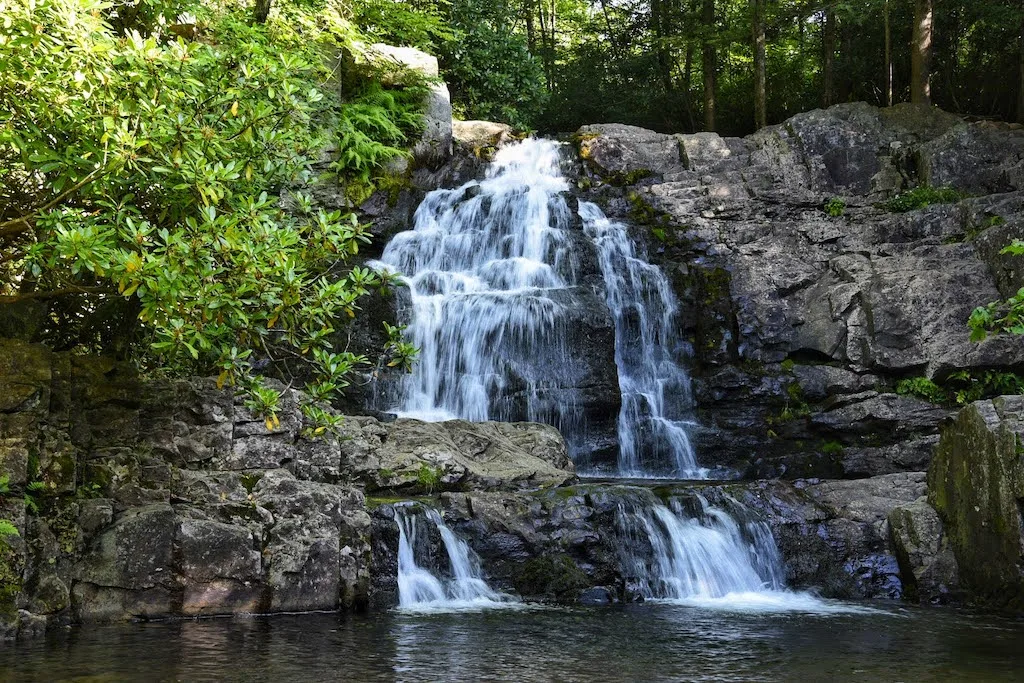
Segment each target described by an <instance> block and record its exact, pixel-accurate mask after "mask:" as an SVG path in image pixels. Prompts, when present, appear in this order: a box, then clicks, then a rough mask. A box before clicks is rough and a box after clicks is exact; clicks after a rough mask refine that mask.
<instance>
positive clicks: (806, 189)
mask: <svg viewBox="0 0 1024 683" xmlns="http://www.w3.org/2000/svg"><path fill="white" fill-rule="evenodd" d="M574 139H575V140H576V142H577V145H578V147H579V150H580V155H581V157H582V158H583V160H584V162H585V163H586V164H587V166H588V167H589V169H590V171H591V175H590V179H589V186H590V189H588V190H587V194H588V196H589V198H591V199H593V200H595V201H598V202H599V203H602V204H603V205H604V206H605V208H606V212H608V213H609V214H613V215H618V216H619V217H620V218H622V219H624V220H627V221H633V222H634V223H635V224H637V226H638V229H637V239H642V240H646V241H647V242H648V243H649V251H650V252H651V253H652V254H656V255H657V260H658V261H659V263H660V265H661V266H662V267H663V268H664V269H665V270H666V272H667V273H668V274H669V275H670V276H671V277H672V278H673V280H674V282H675V286H676V290H677V294H678V297H679V300H680V302H681V304H682V308H683V320H684V325H685V333H686V335H687V336H688V337H689V338H690V339H691V340H692V348H693V359H692V366H693V367H692V373H693V376H694V385H695V396H696V400H697V404H698V408H699V412H698V417H699V422H700V423H701V425H702V427H703V430H702V431H701V433H700V434H699V435H698V437H699V448H698V452H699V453H701V454H702V458H703V460H702V464H704V465H711V466H715V465H727V466H731V467H733V468H734V469H735V470H737V471H738V472H740V473H742V474H746V475H748V476H780V475H781V476H786V477H799V476H831V477H835V476H846V477H850V476H871V475H879V474H885V473H891V472H901V471H922V470H924V469H926V468H927V466H928V462H929V460H930V457H931V450H932V448H933V447H934V445H935V443H936V441H937V438H938V426H939V424H940V423H941V422H942V420H944V419H945V418H946V417H948V416H949V415H951V414H952V411H951V410H950V409H948V408H945V407H942V406H935V405H931V404H929V403H927V402H925V401H922V400H919V399H917V398H914V397H912V396H900V395H896V394H895V393H894V389H895V386H896V384H897V383H898V381H899V380H902V379H908V378H915V377H918V378H929V379H931V380H934V381H935V382H937V383H940V384H942V383H945V382H947V381H948V380H949V378H950V376H951V375H954V374H955V373H958V372H968V373H970V372H976V373H980V372H983V371H987V370H991V369H993V368H1003V369H1006V370H1012V369H1013V368H1019V367H1021V365H1022V364H1024V345H1022V344H1020V343H1019V341H1018V340H1015V339H1006V338H992V339H989V340H988V341H985V342H984V343H981V344H977V343H974V342H971V341H970V340H969V338H968V330H967V327H966V320H967V317H968V316H969V314H970V312H971V310H972V309H973V308H974V307H975V306H978V305H983V304H985V303H988V302H989V301H993V300H995V299H997V298H999V297H1000V296H1001V295H1002V296H1006V295H1008V294H1010V293H1012V292H1016V291H1017V289H1018V288H1019V287H1020V286H1022V285H1024V280H1022V279H1021V270H1020V266H1019V264H1018V263H1016V262H1015V260H1014V259H1013V258H1012V257H1008V256H1005V255H999V253H998V252H999V250H1000V249H1001V248H1002V246H1005V245H1006V244H1007V243H1008V242H1009V241H1010V240H1011V239H1013V238H1014V237H1022V236H1024V161H1022V159H1024V132H1022V131H1021V130H1019V129H1016V128H1013V127H1010V126H1002V125H998V124H991V123H966V122H963V121H962V120H960V119H959V118H958V117H956V116H953V115H950V114H946V113H944V112H941V111H939V110H936V109H930V108H918V107H914V106H910V105H900V106H897V107H893V108H890V109H878V108H875V107H871V106H868V105H866V104H846V105H839V106H835V107H832V108H830V109H827V110H816V111H811V112H807V113H804V114H799V115H797V116H794V117H793V118H791V119H789V120H788V121H786V122H785V123H782V124H780V125H776V126H769V127H767V128H764V129H762V130H760V131H758V132H757V133H755V134H753V135H751V136H748V137H746V138H742V139H740V138H722V137H719V136H718V135H716V134H714V133H698V134H695V135H663V134H659V133H654V132H652V131H647V130H643V129H639V128H635V127H631V126H622V125H617V124H609V125H595V126H586V127H584V128H582V129H581V130H580V131H579V132H578V133H577V134H576V136H575V138H574ZM587 184H588V183H583V185H587ZM622 185H626V186H627V188H626V189H625V190H624V189H622V188H621V187H619V186H622ZM928 185H930V186H932V187H946V186H948V187H952V188H954V189H956V190H958V191H959V192H961V193H962V196H963V199H962V200H960V201H958V202H955V203H952V204H937V205H931V206H926V207H924V208H920V209H917V210H913V211H910V212H907V213H894V212H893V211H891V210H890V209H889V208H887V206H886V204H885V201H886V200H887V199H889V198H890V197H892V196H893V195H895V194H897V193H899V192H902V191H905V190H908V189H911V188H914V187H918V186H928ZM826 204H829V205H830V207H831V209H832V214H835V215H830V213H829V212H827V211H826ZM712 453H713V454H714V455H713V456H712V455H711V454H712Z"/></svg>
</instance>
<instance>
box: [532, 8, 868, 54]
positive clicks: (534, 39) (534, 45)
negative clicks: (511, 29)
mask: <svg viewBox="0 0 1024 683" xmlns="http://www.w3.org/2000/svg"><path fill="white" fill-rule="evenodd" d="M886 1H887V2H888V0H886ZM533 3H534V0H526V2H525V3H523V4H524V5H525V7H526V13H525V19H526V45H527V47H528V48H529V50H530V54H531V55H534V56H536V55H537V34H536V33H535V29H534V26H533Z"/></svg>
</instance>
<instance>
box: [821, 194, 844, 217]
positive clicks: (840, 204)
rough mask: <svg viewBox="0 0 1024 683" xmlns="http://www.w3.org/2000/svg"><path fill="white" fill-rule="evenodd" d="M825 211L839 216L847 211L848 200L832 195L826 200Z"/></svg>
mask: <svg viewBox="0 0 1024 683" xmlns="http://www.w3.org/2000/svg"><path fill="white" fill-rule="evenodd" d="M824 209H825V213H827V214H828V215H829V216H831V217H832V218H838V217H840V216H842V215H843V214H844V213H846V202H845V201H844V200H843V198H842V197H832V198H831V199H829V200H828V201H827V202H825V206H824Z"/></svg>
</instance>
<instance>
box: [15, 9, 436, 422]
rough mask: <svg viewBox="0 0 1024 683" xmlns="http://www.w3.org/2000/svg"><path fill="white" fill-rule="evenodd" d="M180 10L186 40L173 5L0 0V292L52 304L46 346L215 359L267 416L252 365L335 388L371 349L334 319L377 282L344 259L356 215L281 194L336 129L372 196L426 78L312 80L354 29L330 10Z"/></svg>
mask: <svg viewBox="0 0 1024 683" xmlns="http://www.w3.org/2000/svg"><path fill="white" fill-rule="evenodd" d="M173 4H174V8H173V9H174V11H175V12H179V11H188V12H191V13H193V14H194V15H195V29H194V31H193V32H192V33H189V34H188V36H189V38H188V39H186V38H184V37H182V36H181V35H180V34H176V33H175V32H174V31H172V30H171V29H170V28H168V26H169V25H170V24H169V22H168V21H167V20H166V18H165V19H159V20H158V19H153V20H152V21H150V19H145V20H144V21H142V20H140V21H139V22H136V23H132V24H131V25H130V26H129V25H124V26H118V27H114V26H111V25H110V24H109V23H107V22H106V21H105V17H106V16H108V9H109V7H108V4H107V3H105V2H103V1H101V0H4V2H3V8H4V10H3V21H2V22H0V112H2V113H0V248H2V251H3V254H4V258H3V259H0V303H10V302H16V301H21V300H24V299H35V300H42V301H46V302H48V303H49V304H50V308H51V315H50V317H49V320H50V321H51V322H50V326H49V328H48V329H47V330H46V331H45V336H46V340H47V341H48V342H50V343H51V344H52V345H54V346H58V347H62V348H67V347H70V346H76V345H77V346H78V347H79V348H81V349H83V350H86V351H91V350H100V349H103V350H110V349H116V350H119V352H120V353H121V355H122V356H125V357H129V358H132V359H134V360H135V361H136V362H137V363H138V364H139V365H140V367H141V368H142V369H143V370H147V371H150V372H158V373H170V374H215V375H218V376H219V379H218V383H219V385H222V386H223V385H225V384H227V385H237V386H239V387H241V388H242V389H244V390H246V391H247V392H248V393H249V396H250V400H249V405H250V407H251V408H253V409H254V410H256V411H257V412H260V413H261V414H263V415H265V417H266V418H267V419H268V426H271V425H273V424H274V421H275V420H276V417H275V412H276V409H277V401H276V399H275V398H274V397H273V396H272V394H273V393H275V392H274V390H273V389H269V388H267V387H265V386H264V385H263V384H262V382H260V381H259V380H258V379H257V375H259V374H261V373H270V372H273V373H277V374H278V375H281V376H283V377H284V378H285V379H286V380H289V379H296V378H297V379H299V380H300V381H302V382H306V383H307V386H309V387H310V388H311V390H312V392H313V393H314V394H315V395H316V397H317V398H320V399H327V398H330V397H331V396H332V394H333V392H335V391H337V390H339V389H341V388H343V387H344V385H345V379H344V376H345V374H346V373H347V372H348V371H349V370H350V369H351V368H352V367H353V366H355V365H357V364H359V363H361V362H365V359H364V358H362V357H359V356H355V355H353V354H347V353H342V354H334V353H331V352H330V341H329V340H330V338H331V335H332V333H333V332H334V330H335V328H336V327H337V326H338V325H339V324H340V323H341V321H345V320H348V318H350V317H353V316H354V315H355V314H356V311H357V310H358V308H359V306H358V301H359V300H360V298H361V297H362V296H364V295H365V294H367V293H369V292H370V291H371V290H373V289H374V288H376V287H379V286H381V285H383V284H386V283H387V282H388V278H387V277H385V276H381V275H379V274H377V273H374V272H371V271H369V270H367V269H365V268H352V269H349V270H346V269H345V268H344V267H342V266H343V264H344V262H345V261H346V260H347V259H349V258H351V257H352V256H353V255H355V254H357V253H358V252H359V250H360V248H361V246H362V245H365V244H366V243H368V242H369V232H368V228H367V226H366V225H363V224H360V223H359V221H358V220H357V218H356V217H355V215H354V214H347V213H344V212H342V211H324V210H316V209H314V208H313V206H312V202H311V201H310V200H309V198H308V197H303V196H302V195H301V194H299V198H297V199H296V201H295V204H296V206H297V209H296V210H288V211H286V210H285V209H284V204H283V203H282V201H281V200H280V198H279V197H280V195H281V194H282V193H283V192H284V191H285V190H287V189H288V188H292V187H294V186H296V185H302V184H307V183H309V182H312V181H313V180H315V178H314V174H313V169H312V166H311V163H312V162H313V161H316V160H318V159H319V158H320V156H321V153H322V150H324V149H325V148H327V147H328V143H329V142H330V141H331V140H332V139H333V140H334V141H335V142H336V145H335V147H336V149H337V150H338V151H337V160H336V163H335V168H334V170H335V171H336V172H337V174H338V176H339V178H340V179H341V180H342V182H345V183H353V184H358V185H359V186H360V190H359V191H360V192H365V188H366V186H367V185H369V184H372V182H373V180H374V173H375V172H376V170H377V169H378V168H379V166H380V165H381V164H383V163H386V162H387V161H388V160H390V159H392V158H394V157H395V156H397V155H398V154H401V153H403V152H402V151H401V149H400V147H401V146H402V144H403V143H404V142H407V141H408V139H409V136H411V135H414V134H415V133H416V131H417V130H418V127H417V126H418V125H419V119H418V113H417V112H416V106H419V104H418V103H421V102H422V97H421V95H422V91H420V92H419V94H417V92H416V88H415V87H413V88H410V89H408V92H403V93H392V92H386V91H384V90H383V89H382V88H380V87H379V86H377V85H374V84H373V83H370V84H369V85H367V86H366V87H365V88H363V89H361V90H360V91H359V92H357V93H354V94H353V95H352V96H351V97H350V99H349V100H348V101H347V102H341V101H340V100H339V99H338V98H337V97H335V96H333V95H332V96H330V97H328V96H326V95H325V90H324V84H325V83H330V79H331V71H330V68H329V66H328V62H327V61H326V60H324V58H323V56H324V53H325V52H331V51H337V50H338V49H340V47H343V46H346V45H351V44H353V41H354V40H355V39H356V38H358V37H359V36H358V34H357V32H355V31H354V29H353V28H352V26H351V25H349V24H346V23H345V22H344V21H343V20H342V19H341V18H340V16H339V15H338V14H337V13H336V12H334V11H332V10H331V9H324V10H322V11H318V10H313V9H307V8H306V7H307V6H306V5H304V4H302V5H299V4H296V5H290V4H289V5H283V6H281V7H280V8H279V10H278V12H277V13H276V14H275V15H274V16H272V17H271V19H270V21H268V23H267V24H266V25H253V24H252V23H251V22H250V18H249V8H247V7H244V6H240V5H237V4H234V3H228V2H209V3H205V2H204V3H200V2H198V1H196V0H191V1H189V0H182V1H180V2H176V3H173ZM313 5H316V3H311V5H310V6H313ZM170 6H171V4H170V3H168V4H166V5H159V4H158V5H155V6H154V8H160V7H170ZM151 9H152V8H151ZM148 11H150V10H147V12H148ZM152 11H154V12H156V11H157V10H156V9H152ZM154 16H155V15H154ZM171 16H172V17H173V16H174V15H171ZM197 32H198V34H201V39H194V38H195V36H196V35H197ZM417 98H419V99H417ZM414 101H415V102H417V104H416V105H415V106H414V104H413V102H414ZM308 378H311V379H308ZM307 379H308V381H307ZM308 415H317V413H315V412H311V411H307V416H308Z"/></svg>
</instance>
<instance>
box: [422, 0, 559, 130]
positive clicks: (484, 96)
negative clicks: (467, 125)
mask: <svg viewBox="0 0 1024 683" xmlns="http://www.w3.org/2000/svg"><path fill="white" fill-rule="evenodd" d="M447 19H448V22H449V23H450V25H451V27H452V29H453V30H454V31H455V32H456V38H455V39H453V40H449V41H446V42H445V43H444V44H442V45H441V46H440V48H441V52H440V57H441V62H442V66H443V67H444V70H445V78H446V80H447V81H448V84H449V86H450V87H451V90H452V101H453V103H454V105H455V107H456V109H457V111H456V113H457V114H459V115H461V116H462V117H463V118H468V119H489V120H493V121H502V122H504V123H508V124H511V125H512V126H514V127H516V128H520V129H529V128H531V127H532V126H533V125H534V124H535V123H536V119H537V117H538V116H539V115H540V112H541V109H542V108H543V106H544V103H545V99H546V97H547V95H546V91H545V82H544V72H543V69H542V67H541V64H540V60H538V59H537V57H536V56H535V55H533V54H531V52H530V49H529V47H528V41H527V39H526V37H525V36H523V35H522V34H520V33H516V32H514V31H510V30H509V27H510V26H511V25H514V24H515V23H516V19H517V17H516V16H515V6H514V5H513V4H511V3H508V2H504V1H503V0H451V3H450V11H449V13H448V16H447Z"/></svg>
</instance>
